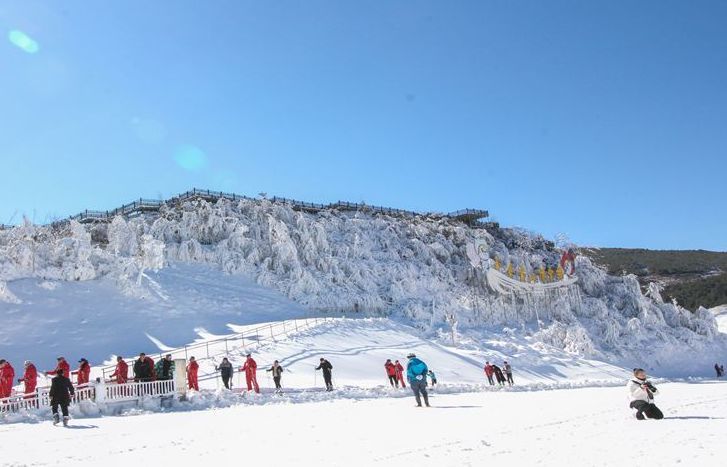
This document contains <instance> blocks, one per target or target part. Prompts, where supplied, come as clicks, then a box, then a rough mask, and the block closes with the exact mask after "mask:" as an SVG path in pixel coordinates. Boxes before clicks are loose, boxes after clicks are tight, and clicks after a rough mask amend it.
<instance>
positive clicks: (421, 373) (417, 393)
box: [406, 353, 429, 407]
mask: <svg viewBox="0 0 727 467" xmlns="http://www.w3.org/2000/svg"><path fill="white" fill-rule="evenodd" d="M406 358H408V359H409V363H408V364H407V366H406V378H407V379H408V380H409V384H410V385H411V390H412V391H414V397H415V398H416V400H417V407H421V406H422V399H421V396H424V404H425V405H426V406H427V407H429V394H428V393H427V371H428V368H427V364H426V363H424V362H423V361H421V360H419V359H418V358H417V356H416V355H414V354H413V353H410V354H409V355H407V356H406Z"/></svg>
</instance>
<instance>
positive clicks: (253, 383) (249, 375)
mask: <svg viewBox="0 0 727 467" xmlns="http://www.w3.org/2000/svg"><path fill="white" fill-rule="evenodd" d="M240 371H244V372H245V381H246V382H247V390H248V391H252V389H253V388H255V392H257V393H259V392H260V386H258V384H257V363H256V362H255V360H253V358H252V355H251V354H247V360H245V364H244V365H243V366H242V368H240Z"/></svg>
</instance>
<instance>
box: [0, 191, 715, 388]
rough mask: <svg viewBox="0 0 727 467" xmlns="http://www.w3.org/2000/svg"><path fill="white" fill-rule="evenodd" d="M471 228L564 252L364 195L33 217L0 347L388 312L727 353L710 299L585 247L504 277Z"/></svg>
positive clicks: (643, 353)
mask: <svg viewBox="0 0 727 467" xmlns="http://www.w3.org/2000/svg"><path fill="white" fill-rule="evenodd" d="M475 241H476V242H478V243H479V244H480V245H481V246H483V249H484V250H485V254H486V255H487V256H489V257H491V258H493V259H497V260H499V261H501V262H502V263H503V264H508V263H510V264H514V265H515V266H516V267H520V266H522V267H523V268H525V269H526V270H527V273H528V274H533V273H535V272H536V271H537V268H539V267H540V265H542V264H554V263H555V262H557V260H558V257H559V255H560V252H559V251H558V250H557V249H556V248H554V247H553V245H552V244H551V243H549V242H546V241H545V240H544V239H543V238H542V237H540V236H538V235H535V234H531V233H528V232H524V231H521V230H512V229H497V228H490V229H489V230H487V229H483V228H480V227H477V228H475V227H470V226H467V225H465V224H463V223H461V222H458V221H456V220H453V219H450V218H445V217H436V216H428V217H427V216H418V217H390V216H387V215H383V214H374V213H370V212H366V211H365V210H364V211H357V212H350V211H337V210H335V209H328V210H323V211H320V212H318V213H314V214H311V213H306V212H301V211H297V210H294V209H293V208H292V207H291V206H290V205H287V204H284V203H277V202H271V201H270V200H250V199H245V200H237V201H234V202H233V201H230V200H225V199H221V200H219V201H217V202H216V203H209V202H207V201H204V200H193V201H186V202H184V203H182V204H181V205H169V206H163V207H162V209H161V211H160V212H159V213H156V214H154V215H141V216H138V217H134V218H131V219H125V218H123V217H116V218H115V219H114V220H113V222H111V223H109V224H105V223H99V224H88V225H82V224H79V223H77V222H75V221H72V222H70V223H68V224H60V225H54V226H48V227H44V226H35V225H31V224H30V223H25V224H24V225H22V226H20V227H17V228H14V229H10V230H6V231H0V317H2V320H3V323H4V326H3V328H2V334H1V335H0V355H4V356H8V355H9V356H11V357H12V358H13V360H14V361H16V362H18V361H20V360H22V359H25V358H31V359H40V360H43V363H45V361H46V359H49V358H51V356H52V355H55V354H56V353H58V351H62V352H63V353H66V354H67V356H69V355H68V354H70V355H72V356H71V357H70V358H72V359H74V360H75V359H77V357H80V356H85V357H87V358H93V359H94V360H96V359H101V358H106V357H108V356H109V355H110V354H112V353H117V352H118V353H122V354H125V355H131V354H133V353H136V352H138V350H139V349H140V348H147V347H148V346H149V342H151V341H149V340H148V339H146V336H145V334H149V335H152V336H154V337H155V338H157V339H158V340H160V341H161V342H163V343H164V344H166V345H172V346H173V345H179V344H181V343H183V342H186V341H189V340H190V339H191V338H192V337H193V336H194V335H195V333H194V329H195V328H198V327H204V328H209V330H212V331H214V332H221V329H224V328H225V326H226V325H228V324H231V325H235V324H237V325H239V324H246V323H254V322H258V321H276V320H280V319H283V318H285V317H293V316H300V315H302V314H305V313H310V314H314V315H315V314H322V313H333V314H340V313H348V314H352V313H359V314H361V315H372V314H373V315H379V316H390V317H392V318H393V319H394V320H395V321H398V322H402V323H406V324H411V325H413V326H414V327H416V328H417V331H416V333H417V334H418V336H419V337H424V338H434V339H439V340H440V341H442V339H444V338H445V337H446V336H448V335H449V334H450V333H452V332H453V331H454V333H455V334H456V335H458V336H459V340H460V342H462V343H467V342H481V341H483V340H486V339H488V338H489V336H505V335H507V336H515V337H516V338H517V339H521V340H524V339H528V340H530V341H531V342H532V343H533V345H535V344H538V345H542V346H544V347H545V348H555V349H559V350H561V351H565V352H569V353H571V354H574V355H578V356H580V357H586V358H592V359H598V360H601V361H610V362H615V363H617V364H620V365H626V366H632V365H637V364H638V365H642V366H650V367H653V368H655V369H659V370H660V371H664V372H666V373H674V372H675V371H678V372H680V373H681V374H682V375H695V374H696V375H700V374H708V371H709V367H710V364H709V363H708V362H709V361H711V360H713V358H714V355H715V354H724V353H725V349H726V348H727V338H726V336H725V335H723V334H720V333H719V332H718V331H717V326H716V322H715V320H714V317H713V315H712V314H711V313H710V312H709V311H708V310H704V309H700V310H698V311H697V312H696V313H691V312H689V311H687V310H685V309H683V308H681V307H679V306H676V305H675V304H672V303H664V302H663V300H661V297H660V294H659V289H658V287H656V286H654V287H652V288H651V289H650V291H649V295H648V296H645V295H643V294H642V292H641V290H640V287H639V284H638V281H637V280H636V279H635V278H634V277H633V276H626V277H614V276H609V275H607V274H606V273H605V272H604V271H603V270H601V269H599V268H597V267H595V266H594V265H593V264H591V262H590V261H589V260H588V259H587V258H584V257H579V258H578V259H577V261H576V268H577V275H578V279H579V280H578V283H577V286H576V288H575V289H573V288H571V289H569V290H568V291H565V292H563V293H553V294H546V295H542V296H534V297H525V298H523V297H516V296H510V295H504V294H501V293H498V292H497V291H495V290H493V289H492V288H491V287H490V286H488V284H487V280H486V277H485V274H484V272H483V271H481V270H475V269H473V267H472V265H471V264H470V261H469V260H468V257H467V254H466V250H467V245H468V244H471V243H472V242H475ZM475 348H477V349H482V347H481V346H477V345H475ZM76 353H82V354H83V355H76ZM675 369H676V370H675Z"/></svg>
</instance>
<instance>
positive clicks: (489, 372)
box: [485, 360, 515, 386]
mask: <svg viewBox="0 0 727 467" xmlns="http://www.w3.org/2000/svg"><path fill="white" fill-rule="evenodd" d="M503 370H504V371H503ZM485 376H487V382H488V383H490V386H494V385H495V381H497V384H498V385H500V386H504V385H505V383H507V384H509V385H510V386H512V385H513V384H515V381H514V380H513V378H512V365H510V364H509V363H507V360H506V361H504V362H502V368H500V367H499V366H497V365H493V364H490V362H485Z"/></svg>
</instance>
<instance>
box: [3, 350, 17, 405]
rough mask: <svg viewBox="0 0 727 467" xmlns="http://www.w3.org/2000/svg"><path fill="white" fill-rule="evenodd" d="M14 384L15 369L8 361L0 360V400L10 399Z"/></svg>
mask: <svg viewBox="0 0 727 467" xmlns="http://www.w3.org/2000/svg"><path fill="white" fill-rule="evenodd" d="M14 382H15V369H14V368H13V366H12V365H11V364H10V362H9V361H7V360H5V359H1V360H0V399H3V398H5V397H10V395H11V394H12V392H13V383H14Z"/></svg>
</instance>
